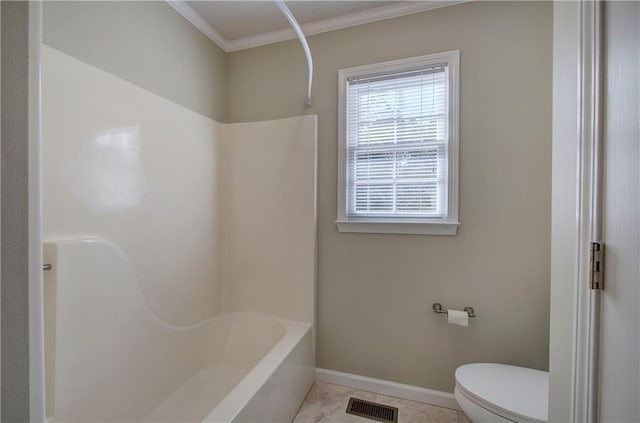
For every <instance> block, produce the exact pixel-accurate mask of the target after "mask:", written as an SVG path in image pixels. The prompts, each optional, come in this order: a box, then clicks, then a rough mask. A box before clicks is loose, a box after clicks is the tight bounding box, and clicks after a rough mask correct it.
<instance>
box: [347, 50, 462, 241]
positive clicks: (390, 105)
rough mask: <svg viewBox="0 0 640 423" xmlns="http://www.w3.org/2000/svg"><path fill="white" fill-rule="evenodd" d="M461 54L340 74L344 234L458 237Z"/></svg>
mask: <svg viewBox="0 0 640 423" xmlns="http://www.w3.org/2000/svg"><path fill="white" fill-rule="evenodd" d="M458 61H459V53H458V52H457V51H452V52H447V53H439V54H432V55H428V56H422V57H414V58H410V59H403V60H397V61H393V62H386V63H379V64H374V65H367V66H360V67H356V68H350V69H343V70H341V71H340V72H339V101H340V104H339V128H338V130H339V134H338V137H339V153H338V154H339V166H338V167H339V175H338V181H339V185H338V221H337V222H336V223H337V224H338V230H339V231H340V232H373V233H412V234H434V235H455V233H456V231H457V228H458V225H459V222H458Z"/></svg>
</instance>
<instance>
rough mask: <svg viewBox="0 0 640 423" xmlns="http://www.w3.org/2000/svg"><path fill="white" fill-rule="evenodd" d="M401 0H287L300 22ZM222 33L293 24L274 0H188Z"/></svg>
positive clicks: (239, 34)
mask: <svg viewBox="0 0 640 423" xmlns="http://www.w3.org/2000/svg"><path fill="white" fill-rule="evenodd" d="M392 3H400V2H397V1H395V2H394V1H313V0H307V1H287V3H286V4H287V6H288V7H289V9H290V10H291V13H293V15H294V16H295V17H296V19H297V21H298V23H300V24H301V25H302V24H304V23H309V22H314V21H319V20H323V19H328V18H335V17H336V16H341V15H345V14H347V13H354V12H360V11H363V10H367V9H372V8H374V7H380V6H386V5H389V4H392ZM187 4H188V5H189V6H191V8H192V9H193V10H194V11H196V12H197V13H198V14H199V15H200V16H201V17H202V18H203V19H204V20H205V21H206V22H207V23H208V24H209V25H211V26H212V27H214V28H215V29H216V31H218V33H219V34H220V35H222V36H223V37H224V38H225V39H227V40H229V41H233V40H237V39H240V38H245V37H250V36H253V35H258V34H262V33H265V32H272V31H277V30H280V29H285V28H289V23H288V22H287V20H286V19H285V17H284V16H283V15H282V12H280V10H279V9H278V7H277V6H276V5H275V4H274V3H273V2H271V1H188V2H187Z"/></svg>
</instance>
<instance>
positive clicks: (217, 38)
mask: <svg viewBox="0 0 640 423" xmlns="http://www.w3.org/2000/svg"><path fill="white" fill-rule="evenodd" d="M166 1H167V3H169V6H171V7H173V8H174V9H175V11H176V12H178V13H180V14H181V15H182V16H183V17H184V18H185V19H186V20H188V21H189V22H190V23H191V25H193V26H195V27H196V28H197V29H198V30H199V31H200V32H202V33H203V34H204V35H206V37H207V38H209V39H210V40H211V41H213V42H214V43H216V45H217V46H218V47H220V48H221V49H222V50H224V51H225V52H228V51H229V50H228V49H227V44H228V41H227V40H226V39H225V38H224V37H223V36H222V35H220V33H219V32H218V31H216V29H215V28H214V27H213V26H211V25H209V23H208V22H207V21H205V20H204V19H203V18H202V16H200V15H199V14H198V12H196V11H195V10H193V9H192V8H191V6H189V5H188V4H187V2H186V1H184V0H166Z"/></svg>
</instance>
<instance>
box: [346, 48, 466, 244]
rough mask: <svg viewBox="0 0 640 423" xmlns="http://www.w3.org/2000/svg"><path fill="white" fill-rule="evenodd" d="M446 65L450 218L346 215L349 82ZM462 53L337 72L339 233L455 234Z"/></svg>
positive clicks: (395, 61) (457, 224)
mask: <svg viewBox="0 0 640 423" xmlns="http://www.w3.org/2000/svg"><path fill="white" fill-rule="evenodd" d="M443 62H445V63H447V65H448V67H449V140H448V157H447V159H448V184H447V216H445V217H443V218H398V217H390V218H380V217H353V216H348V215H347V208H346V206H347V186H346V184H347V162H346V150H347V148H346V147H347V133H346V132H347V119H346V112H347V105H346V100H347V83H348V79H349V78H352V77H356V76H362V75H367V74H375V73H386V72H399V71H402V70H405V69H407V68H412V67H413V68H415V67H421V66H429V65H435V64H438V63H443ZM459 63H460V51H459V50H452V51H447V52H443V53H435V54H428V55H426V56H418V57H411V58H407V59H400V60H393V61H390V62H382V63H375V64H371V65H364V66H357V67H353V68H348V69H340V70H339V71H338V213H337V216H338V219H337V220H336V224H337V226H338V231H339V232H359V233H386V234H389V233H391V234H393V233H395V234H421V235H455V234H456V233H457V230H458V226H460V222H459V221H458V192H459V170H458V161H459V145H458V122H459V86H460V71H459V69H460V65H459Z"/></svg>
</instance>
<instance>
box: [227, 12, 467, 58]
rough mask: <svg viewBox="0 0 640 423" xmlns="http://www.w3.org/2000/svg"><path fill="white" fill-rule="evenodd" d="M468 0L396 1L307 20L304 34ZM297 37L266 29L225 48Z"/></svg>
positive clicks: (287, 31)
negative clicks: (395, 2) (332, 16)
mask: <svg viewBox="0 0 640 423" xmlns="http://www.w3.org/2000/svg"><path fill="white" fill-rule="evenodd" d="M467 1H470V0H449V1H448V0H444V1H436V0H433V1H421V2H415V3H397V4H390V5H387V6H380V7H374V8H372V9H367V10H363V11H360V12H353V13H348V14H346V15H342V16H336V17H334V18H328V19H321V20H318V21H313V22H308V23H306V24H303V25H301V26H302V32H304V34H305V35H314V34H321V33H323V32H329V31H335V30H337V29H343V28H349V27H352V26H357V25H363V24H367V23H371V22H377V21H382V20H385V19H391V18H397V17H400V16H406V15H411V14H414V13H420V12H426V11H427V10H433V9H439V8H441V7H446V6H453V5H455V4H459V3H465V2H467ZM295 38H296V35H295V33H294V32H293V30H292V29H290V28H286V29H281V30H277V31H271V32H265V33H262V34H258V35H252V36H250V37H244V38H238V39H237V40H230V41H227V51H229V52H232V51H238V50H245V49H248V48H253V47H259V46H263V45H267V44H273V43H278V42H281V41H286V40H293V39H295Z"/></svg>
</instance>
